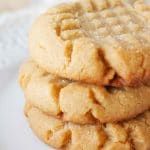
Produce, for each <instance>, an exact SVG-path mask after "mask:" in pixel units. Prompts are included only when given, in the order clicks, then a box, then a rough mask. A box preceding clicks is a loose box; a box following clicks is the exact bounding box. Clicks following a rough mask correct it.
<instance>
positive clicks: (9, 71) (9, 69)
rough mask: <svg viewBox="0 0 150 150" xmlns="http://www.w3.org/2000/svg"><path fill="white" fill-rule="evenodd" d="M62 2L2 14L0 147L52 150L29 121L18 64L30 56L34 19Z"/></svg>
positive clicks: (4, 148)
mask: <svg viewBox="0 0 150 150" xmlns="http://www.w3.org/2000/svg"><path fill="white" fill-rule="evenodd" d="M47 1H48V0H47ZM63 1H65V0H55V2H52V1H51V2H50V0H49V2H50V5H44V4H39V5H38V4H36V6H35V7H34V6H32V8H28V9H24V10H21V11H18V12H14V13H7V14H3V15H0V150H50V148H49V147H48V146H47V145H45V144H43V143H42V142H41V141H40V140H39V139H38V138H37V137H36V136H35V135H34V134H33V133H32V131H31V129H30V128H29V126H28V124H27V122H26V119H25V117H24V114H23V106H24V101H25V100H24V96H23V93H22V91H21V89H20V88H19V85H18V82H17V78H18V69H19V66H20V64H21V62H23V60H24V59H25V57H26V56H27V45H28V44H27V33H28V29H29V27H30V25H31V23H32V21H33V20H34V18H35V17H36V16H37V15H38V14H39V13H40V12H41V11H43V10H45V9H46V7H47V6H52V5H54V4H56V3H58V2H63ZM149 2H150V1H149ZM51 150H52V149H51Z"/></svg>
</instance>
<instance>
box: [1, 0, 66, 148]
mask: <svg viewBox="0 0 150 150" xmlns="http://www.w3.org/2000/svg"><path fill="white" fill-rule="evenodd" d="M35 1H36V0H35ZM63 1H65V0H55V1H52V0H49V2H50V5H46V4H42V5H40V3H37V4H36V7H35V6H32V7H34V8H33V9H32V8H31V7H30V8H28V10H26V9H24V10H23V11H18V12H14V13H7V14H6V13H5V14H3V15H0V119H1V120H0V150H50V149H49V147H48V146H46V145H45V144H43V143H42V142H40V141H39V140H38V139H37V138H36V137H35V136H34V135H33V133H32V132H31V130H30V128H29V127H28V124H27V122H26V120H25V118H24V115H23V105H24V100H23V99H24V98H23V94H22V92H21V90H20V88H19V85H18V83H17V76H18V68H19V66H20V63H21V62H22V61H23V60H24V59H25V57H26V56H27V31H28V29H29V27H30V24H31V22H32V21H33V19H34V18H35V17H36V16H37V15H38V14H39V12H41V11H43V10H45V8H46V7H48V6H52V5H54V4H56V3H58V2H60V3H61V2H63Z"/></svg>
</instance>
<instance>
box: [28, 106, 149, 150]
mask: <svg viewBox="0 0 150 150" xmlns="http://www.w3.org/2000/svg"><path fill="white" fill-rule="evenodd" d="M25 111H26V115H27V118H28V122H29V124H30V126H31V128H32V129H33V131H34V132H35V134H36V135H37V136H38V137H39V138H40V139H41V140H43V141H44V142H45V143H47V144H49V145H50V146H53V147H55V148H62V149H65V150H133V149H135V150H149V149H150V112H149V111H147V112H145V113H144V114H142V115H140V116H138V117H136V118H135V119H132V120H130V121H127V122H121V123H118V124H110V123H108V124H105V125H102V124H95V125H77V124H73V123H67V122H63V121H61V120H59V119H56V118H53V117H51V116H48V115H46V114H44V113H43V112H42V111H41V110H39V109H37V108H35V107H32V106H31V105H30V106H29V104H28V106H26V109H25Z"/></svg>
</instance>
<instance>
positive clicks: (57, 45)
mask: <svg viewBox="0 0 150 150" xmlns="http://www.w3.org/2000/svg"><path fill="white" fill-rule="evenodd" d="M29 45H30V54H31V57H32V58H33V59H34V60H35V61H36V62H37V63H38V64H39V65H40V66H42V67H43V68H44V69H46V70H47V71H48V72H51V73H54V74H57V75H59V76H62V77H65V78H69V79H73V80H80V81H84V82H88V83H96V84H101V85H114V86H123V85H129V86H135V85H139V84H141V83H147V82H148V81H150V6H148V5H145V4H144V3H140V2H136V3H134V4H133V5H131V4H129V3H125V2H122V1H121V0H81V1H76V2H73V3H67V4H62V5H59V6H56V7H54V8H51V9H49V10H48V11H47V12H46V13H45V14H43V15H42V16H40V17H39V18H38V19H37V20H36V22H35V23H34V25H33V27H32V30H31V32H30V44H29Z"/></svg>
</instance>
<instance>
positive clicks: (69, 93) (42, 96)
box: [20, 61, 150, 124]
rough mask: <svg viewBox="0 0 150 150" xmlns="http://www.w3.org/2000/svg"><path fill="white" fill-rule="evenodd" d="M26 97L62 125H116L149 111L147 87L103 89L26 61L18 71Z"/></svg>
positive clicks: (148, 90) (148, 89) (149, 98)
mask: <svg viewBox="0 0 150 150" xmlns="http://www.w3.org/2000/svg"><path fill="white" fill-rule="evenodd" d="M20 85H21V87H22V88H23V91H24V93H25V97H26V99H27V100H28V102H30V103H31V104H32V105H33V106H35V107H37V108H39V109H40V110H42V111H43V112H45V113H47V114H50V115H53V116H55V117H58V118H61V119H63V120H65V121H72V122H75V123H80V124H86V123H95V122H97V121H98V122H99V121H100V122H101V123H106V122H116V121H122V120H126V119H129V118H132V117H135V116H136V115H138V114H140V113H143V112H144V111H145V110H147V109H149V108H150V87H148V86H141V87H137V88H127V87H124V88H118V89H117V88H111V87H109V88H105V87H101V86H96V85H92V84H91V85H90V84H84V83H79V82H73V81H69V80H65V79H62V78H59V77H56V76H54V75H51V74H49V73H47V72H46V71H44V70H43V69H42V68H40V67H38V66H37V65H36V64H35V63H34V62H32V61H28V62H27V63H26V64H24V65H23V67H22V68H21V70H20Z"/></svg>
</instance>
